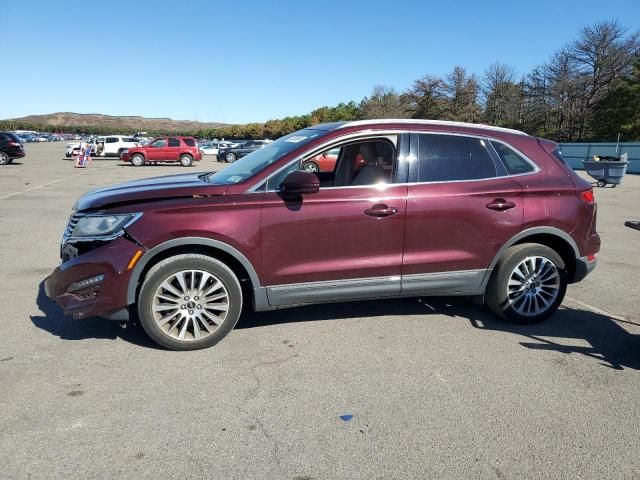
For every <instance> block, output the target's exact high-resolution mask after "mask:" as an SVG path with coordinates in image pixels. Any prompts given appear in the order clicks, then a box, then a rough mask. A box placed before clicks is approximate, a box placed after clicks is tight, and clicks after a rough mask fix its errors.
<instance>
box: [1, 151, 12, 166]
mask: <svg viewBox="0 0 640 480" xmlns="http://www.w3.org/2000/svg"><path fill="white" fill-rule="evenodd" d="M10 163H11V159H10V158H9V155H7V154H6V153H5V152H0V165H8V164H10Z"/></svg>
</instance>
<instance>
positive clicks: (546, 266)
mask: <svg viewBox="0 0 640 480" xmlns="http://www.w3.org/2000/svg"><path fill="white" fill-rule="evenodd" d="M566 290H567V272H566V269H565V264H564V261H563V260H562V257H561V256H560V255H559V254H558V252H556V251H555V250H553V249H551V248H549V247H546V246H544V245H540V244H537V243H524V244H521V245H515V246H513V247H511V248H510V249H509V250H507V253H506V254H505V256H504V257H503V258H502V260H501V261H500V263H498V265H497V267H496V269H495V270H494V272H493V274H492V275H491V279H490V280H489V285H488V286H487V294H486V299H487V304H488V306H489V308H491V310H493V312H494V313H496V314H497V315H498V316H500V317H502V318H504V319H506V320H509V321H511V322H513V323H536V322H540V321H542V320H544V319H545V318H547V317H549V316H550V315H552V314H553V313H554V312H555V311H556V310H557V309H558V307H559V306H560V304H561V303H562V300H563V299H564V295H565V292H566Z"/></svg>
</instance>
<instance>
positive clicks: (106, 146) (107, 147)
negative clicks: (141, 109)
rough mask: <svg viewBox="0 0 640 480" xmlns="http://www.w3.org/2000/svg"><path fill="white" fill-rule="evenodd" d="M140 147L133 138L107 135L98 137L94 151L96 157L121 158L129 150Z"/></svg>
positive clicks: (94, 143)
mask: <svg viewBox="0 0 640 480" xmlns="http://www.w3.org/2000/svg"><path fill="white" fill-rule="evenodd" d="M139 145H140V144H139V143H138V142H137V140H136V139H135V138H133V137H127V136H125V135H106V136H104V137H96V139H95V140H94V141H93V151H94V152H95V153H94V155H95V156H96V157H119V156H120V155H121V154H122V153H123V152H124V151H126V150H127V149H128V148H133V147H138V146H139Z"/></svg>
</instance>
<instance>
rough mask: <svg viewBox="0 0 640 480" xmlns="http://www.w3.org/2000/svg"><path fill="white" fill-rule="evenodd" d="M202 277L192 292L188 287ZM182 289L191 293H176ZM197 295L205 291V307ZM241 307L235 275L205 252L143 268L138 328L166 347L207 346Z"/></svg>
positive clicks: (225, 330)
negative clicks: (145, 271) (202, 283)
mask: <svg viewBox="0 0 640 480" xmlns="http://www.w3.org/2000/svg"><path fill="white" fill-rule="evenodd" d="M205 274H206V275H208V276H209V277H205ZM194 275H195V276H194ZM180 278H182V281H180ZM205 279H206V281H205V283H204V286H203V288H202V289H201V291H200V296H198V295H195V293H198V292H197V291H196V292H194V291H193V290H192V287H194V286H195V288H196V289H198V288H199V287H200V286H201V282H202V281H203V280H205ZM181 284H182V285H184V287H183V286H181ZM162 285H165V286H167V287H168V288H163V287H162ZM216 285H219V286H217V287H216ZM185 287H186V288H185ZM212 288H213V290H211V289H212ZM207 290H209V291H207ZM185 291H186V292H187V293H191V294H192V295H193V297H191V296H189V295H186V296H182V295H183V294H184V292H185ZM203 294H206V295H208V297H209V302H208V303H206V305H209V306H211V308H209V307H206V305H205V303H204V302H203V301H202V300H201V298H200V297H201V296H202V295H203ZM158 295H161V297H158ZM221 295H224V296H223V297H220V296H221ZM216 297H219V298H216ZM225 300H226V305H227V307H226V308H227V310H226V312H225V311H224V309H223V308H218V307H224V305H225ZM200 302H202V303H200ZM154 305H155V306H156V307H155V308H156V309H157V308H158V306H160V307H164V308H161V310H159V311H158V310H155V311H154ZM241 311H242V289H241V288H240V282H239V281H238V278H237V277H236V276H235V274H234V273H233V272H232V271H231V269H230V268H229V267H227V266H226V265H225V264H224V263H222V262H220V261H219V260H216V259H215V258H212V257H208V256H206V255H198V254H183V255H176V256H174V257H170V258H167V259H165V260H162V261H161V262H159V263H158V264H157V265H155V266H153V268H151V270H149V273H148V274H147V276H146V278H145V279H144V282H143V284H142V288H141V289H140V295H139V297H138V317H139V319H140V323H141V325H142V328H143V329H144V331H145V332H146V333H147V335H149V337H151V339H152V340H153V341H155V342H156V343H158V344H159V345H161V346H163V347H165V348H168V349H170V350H199V349H202V348H209V347H212V346H213V345H215V344H216V343H218V342H219V341H220V340H222V339H223V338H224V337H225V336H226V335H227V334H228V333H229V332H230V331H231V330H233V327H235V325H236V323H237V322H238V318H240V312H241ZM216 312H217V313H216ZM216 319H217V320H218V321H220V324H219V325H217V326H216V323H214V321H213V320H216ZM163 322H164V323H163ZM205 322H206V325H207V327H205ZM196 329H197V332H196ZM207 330H210V331H207ZM181 336H182V338H180V337H181ZM198 336H200V339H198Z"/></svg>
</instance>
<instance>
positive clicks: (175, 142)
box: [169, 138, 180, 147]
mask: <svg viewBox="0 0 640 480" xmlns="http://www.w3.org/2000/svg"><path fill="white" fill-rule="evenodd" d="M169 146H170V147H179V146H180V140H178V139H177V138H170V139H169Z"/></svg>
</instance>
